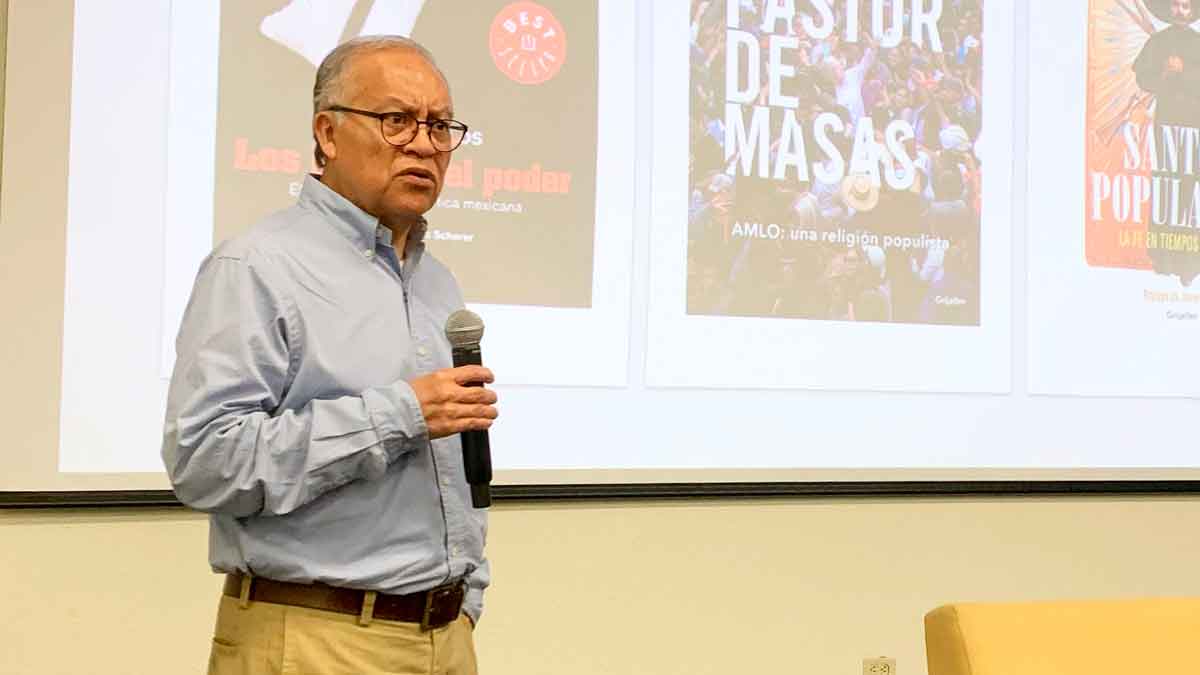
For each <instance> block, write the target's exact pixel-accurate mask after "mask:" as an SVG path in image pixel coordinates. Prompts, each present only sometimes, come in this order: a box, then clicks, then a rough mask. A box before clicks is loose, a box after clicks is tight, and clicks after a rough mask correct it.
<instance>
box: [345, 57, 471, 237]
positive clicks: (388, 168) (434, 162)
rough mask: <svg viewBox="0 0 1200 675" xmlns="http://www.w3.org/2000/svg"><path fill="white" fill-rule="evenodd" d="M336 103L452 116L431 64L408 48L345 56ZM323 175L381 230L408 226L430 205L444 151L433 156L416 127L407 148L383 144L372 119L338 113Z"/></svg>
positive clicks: (447, 93)
mask: <svg viewBox="0 0 1200 675" xmlns="http://www.w3.org/2000/svg"><path fill="white" fill-rule="evenodd" d="M343 77H344V78H345V80H344V81H343V86H342V94H341V95H342V97H343V99H344V100H340V101H335V103H337V104H339V105H343V106H346V107H350V108H358V109H360V110H370V111H373V112H408V113H410V114H412V115H413V116H415V117H416V118H417V119H422V120H425V119H446V118H450V117H451V116H452V115H453V109H452V104H451V101H450V91H449V89H448V88H447V86H446V83H445V82H444V81H443V80H442V78H441V77H440V76H439V75H438V72H437V71H436V70H434V68H433V66H431V65H430V64H429V62H428V61H426V60H425V58H424V57H423V56H421V55H420V54H419V53H418V52H416V51H413V50H411V49H399V48H398V49H386V50H379V51H374V52H368V53H366V54H359V55H357V56H353V57H351V61H350V63H348V64H346V72H345V73H344V75H343ZM340 115H341V117H342V118H341V120H340V121H339V122H337V123H336V124H335V126H334V129H333V131H332V134H331V136H332V139H333V149H334V152H332V153H330V152H328V151H327V152H326V154H327V155H329V158H330V159H329V163H328V165H327V167H326V172H327V173H329V174H334V176H331V177H332V178H334V179H335V180H336V182H337V184H338V185H339V187H340V188H341V190H342V191H343V194H344V196H346V197H347V198H349V199H350V200H351V201H352V202H354V203H355V204H357V205H358V206H359V207H360V208H362V209H363V210H364V211H366V212H368V213H370V214H371V215H374V216H375V217H377V218H379V219H380V220H381V221H382V222H383V223H384V224H391V223H398V224H411V223H412V222H413V221H414V220H415V218H417V217H418V216H421V215H422V214H424V213H425V212H426V211H428V210H429V209H431V208H433V205H434V204H435V203H437V198H438V194H439V193H441V191H442V182H443V178H444V177H445V175H446V167H447V165H449V163H450V153H448V152H440V151H438V150H437V149H436V148H435V147H434V146H433V144H432V142H431V141H430V138H429V134H428V128H427V127H424V126H422V127H421V128H420V129H418V131H417V135H416V137H415V138H413V140H412V141H410V142H409V143H408V144H407V145H405V146H403V147H395V146H393V145H391V144H390V143H388V142H387V141H385V140H384V139H383V135H382V133H381V131H380V123H379V120H377V119H374V118H371V117H366V116H364V115H355V114H352V113H340Z"/></svg>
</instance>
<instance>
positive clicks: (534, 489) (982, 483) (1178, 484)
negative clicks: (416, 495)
mask: <svg viewBox="0 0 1200 675" xmlns="http://www.w3.org/2000/svg"><path fill="white" fill-rule="evenodd" d="M1183 495H1200V480H1127V481H1125V480H1034V481H1013V480H995V481H988V480H972V481H860V482H854V481H849V482H843V481H838V482H779V483H770V482H754V483H582V484H570V485H568V484H543V485H495V486H493V487H492V497H493V499H494V500H495V501H497V502H499V503H501V504H503V503H506V502H512V503H520V502H551V501H554V502H566V501H613V500H622V501H623V500H677V499H753V498H760V499H764V498H787V499H800V498H873V497H874V498H888V497H900V498H908V499H917V498H937V497H1032V496H1042V497H1087V496H1091V497H1097V496H1101V497H1103V496H1108V497H1111V496H1145V497H1151V496H1183ZM179 506H182V504H181V503H180V502H179V500H178V499H176V498H175V494H174V493H173V492H171V491H170V490H92V491H57V492H0V509H6V508H36V509H45V508H101V507H109V508H113V507H120V508H128V507H155V508H169V507H179Z"/></svg>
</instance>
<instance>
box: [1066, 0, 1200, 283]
mask: <svg viewBox="0 0 1200 675" xmlns="http://www.w3.org/2000/svg"><path fill="white" fill-rule="evenodd" d="M1198 19H1200V3H1197V2H1193V1H1192V0H1090V5H1089V14H1088V52H1087V58H1088V65H1087V125H1086V140H1085V143H1086V160H1085V161H1086V178H1085V181H1086V188H1085V194H1086V200H1087V203H1086V205H1085V220H1084V223H1085V251H1086V259H1087V264H1088V265H1089V266H1091V267H1097V268H1123V269H1131V270H1147V271H1152V272H1153V273H1155V274H1158V275H1165V276H1167V277H1171V278H1175V279H1178V281H1179V283H1180V284H1181V285H1182V286H1184V287H1189V286H1190V287H1193V288H1194V283H1193V282H1194V281H1195V278H1196V276H1197V275H1200V236H1198V234H1200V229H1198V228H1200V183H1198V182H1197V180H1196V175H1197V172H1200V32H1197V30H1196V28H1197V23H1196V22H1197V20H1198Z"/></svg>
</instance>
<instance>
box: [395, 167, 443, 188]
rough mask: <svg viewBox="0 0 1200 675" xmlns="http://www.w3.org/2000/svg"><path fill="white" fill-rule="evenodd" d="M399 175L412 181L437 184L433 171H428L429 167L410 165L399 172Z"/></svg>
mask: <svg viewBox="0 0 1200 675" xmlns="http://www.w3.org/2000/svg"><path fill="white" fill-rule="evenodd" d="M399 177H400V178H403V179H406V180H408V181H410V182H413V183H420V184H428V185H436V184H437V179H436V178H435V177H434V175H433V172H432V171H430V170H429V169H422V168H420V167H412V168H408V169H405V170H403V171H401V172H400V174H399Z"/></svg>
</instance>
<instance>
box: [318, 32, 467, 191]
mask: <svg viewBox="0 0 1200 675" xmlns="http://www.w3.org/2000/svg"><path fill="white" fill-rule="evenodd" d="M388 49H407V50H410V51H414V52H416V53H418V54H420V55H421V57H422V58H424V59H425V60H426V61H427V62H429V65H430V66H433V69H434V70H435V71H436V72H437V74H438V76H439V77H441V78H442V81H443V82H445V83H446V88H447V90H448V89H449V88H450V81H449V80H447V79H446V74H445V73H443V72H442V69H441V68H439V67H438V65H437V62H436V61H434V59H433V54H431V53H430V52H429V50H428V49H426V48H425V47H424V46H422V45H421V43H419V42H417V41H416V40H413V39H411V38H406V37H403V36H401V35H362V36H359V37H356V38H354V39H351V40H347V41H345V42H343V43H342V44H340V45H338V46H337V47H335V48H334V49H333V51H331V52H329V54H327V55H326V56H325V58H324V60H322V61H321V65H320V66H318V67H317V79H316V81H315V82H314V83H313V115H316V114H317V113H319V112H321V111H323V110H327V109H328V108H329V107H330V106H332V105H336V103H335V102H336V101H337V100H338V99H339V98H341V97H342V95H343V94H344V93H345V92H344V91H343V89H344V86H345V82H344V79H345V71H346V64H347V63H349V62H350V60H351V58H352V57H354V56H356V55H358V54H368V53H371V52H377V51H383V50H388ZM334 114H335V115H337V113H334ZM316 140H317V139H316V136H315V135H314V136H313V141H316ZM313 157H314V158H315V159H316V160H317V166H319V167H324V166H325V153H324V152H322V151H321V144H320V142H317V143H316V147H315V148H314V149H313Z"/></svg>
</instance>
